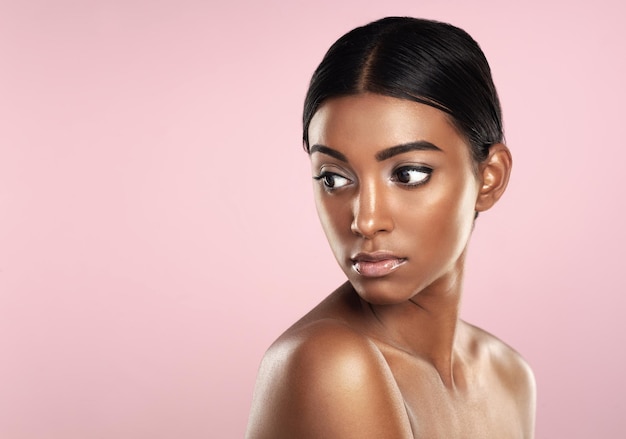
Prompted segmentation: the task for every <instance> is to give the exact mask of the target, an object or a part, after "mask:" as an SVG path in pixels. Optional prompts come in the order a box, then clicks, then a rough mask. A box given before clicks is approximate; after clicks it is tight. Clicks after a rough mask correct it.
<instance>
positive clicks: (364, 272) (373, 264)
mask: <svg viewBox="0 0 626 439" xmlns="http://www.w3.org/2000/svg"><path fill="white" fill-rule="evenodd" d="M350 260H351V261H352V269H353V270H354V271H356V272H357V273H358V274H360V275H361V276H363V277H372V278H375V277H383V276H387V275H388V274H390V273H393V272H394V271H396V270H397V269H398V268H400V267H401V266H402V265H403V264H404V263H405V262H406V258H402V257H399V256H396V255H394V254H393V253H391V252H387V251H377V252H373V253H357V254H356V255H354V256H353V257H351V258H350Z"/></svg>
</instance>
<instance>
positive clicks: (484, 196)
mask: <svg viewBox="0 0 626 439" xmlns="http://www.w3.org/2000/svg"><path fill="white" fill-rule="evenodd" d="M512 166H513V160H512V158H511V152H510V151H509V148H507V147H506V145H504V144H502V143H496V144H494V145H491V146H490V147H489V156H488V157H487V159H485V161H484V162H482V163H481V164H480V166H479V173H480V174H479V175H480V177H481V187H480V189H479V191H478V197H477V199H476V212H483V211H485V210H487V209H489V208H490V207H491V206H493V205H494V204H496V202H497V201H498V200H499V199H500V197H501V196H502V194H503V193H504V191H505V189H506V186H507V184H508V183H509V176H510V175H511V167H512Z"/></svg>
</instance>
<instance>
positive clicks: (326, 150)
mask: <svg viewBox="0 0 626 439" xmlns="http://www.w3.org/2000/svg"><path fill="white" fill-rule="evenodd" d="M409 151H440V152H443V150H442V149H441V148H439V147H438V146H437V145H435V144H433V143H430V142H428V141H426V140H418V141H416V142H410V143H403V144H402V145H396V146H392V147H389V148H386V149H383V150H382V151H379V152H377V153H376V156H375V157H376V160H377V161H379V162H382V161H385V160H387V159H390V158H391V157H394V156H396V155H398V154H404V153H405V152H409ZM314 152H321V153H322V154H326V155H329V156H331V157H334V158H336V159H337V160H341V161H342V162H346V163H348V158H347V157H346V156H345V155H343V154H342V153H340V152H339V151H337V150H335V149H332V148H330V147H328V146H325V145H319V144H315V145H313V146H311V149H310V150H309V154H313V153H314Z"/></svg>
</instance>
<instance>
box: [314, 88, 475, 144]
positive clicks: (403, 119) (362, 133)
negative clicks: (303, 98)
mask: <svg viewBox="0 0 626 439" xmlns="http://www.w3.org/2000/svg"><path fill="white" fill-rule="evenodd" d="M418 140H426V141H429V142H431V143H433V144H435V145H437V146H438V147H440V148H441V149H442V150H444V151H445V150H446V149H450V148H459V147H461V148H463V150H465V151H468V146H467V144H466V142H465V141H464V139H463V138H462V136H461V135H459V133H458V131H457V130H456V128H455V127H454V125H452V123H451V122H450V120H449V118H448V116H447V115H446V114H445V113H444V112H443V111H441V110H438V109H436V108H434V107H430V106H428V105H425V104H421V103H418V102H414V101H409V100H406V99H398V98H394V97H389V96H384V95H379V94H373V93H364V94H358V95H350V96H342V97H337V98H332V99H329V100H327V101H326V102H324V103H323V104H322V105H321V106H320V108H319V109H318V111H317V112H316V113H315V115H314V116H313V119H312V120H311V124H310V125H309V143H310V144H311V145H314V144H322V145H327V146H331V147H333V148H342V147H349V146H353V145H358V146H360V147H361V148H366V147H368V146H369V147H372V148H385V147H390V146H394V145H400V144H404V143H408V142H414V141H418Z"/></svg>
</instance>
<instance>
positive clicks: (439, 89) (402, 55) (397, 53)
mask: <svg viewBox="0 0 626 439" xmlns="http://www.w3.org/2000/svg"><path fill="white" fill-rule="evenodd" d="M365 92H371V93H378V94H382V95H387V96H392V97H396V98H400V99H408V100H412V101H416V102H420V103H422V104H426V105H430V106H432V107H435V108H438V109H439V110H442V111H444V112H446V113H447V114H448V115H450V117H451V121H452V123H453V125H454V126H456V128H457V129H458V130H459V132H460V133H461V134H463V135H465V136H466V138H467V140H468V142H469V144H470V147H471V151H472V157H473V159H474V160H475V162H482V161H483V160H484V159H485V158H486V157H487V156H488V154H489V147H490V146H491V145H493V144H495V143H499V142H502V141H503V137H504V135H503V131H502V113H501V109H500V102H499V100H498V94H497V92H496V89H495V86H494V84H493V79H492V78H491V70H490V68H489V64H488V62H487V59H486V58H485V55H484V54H483V52H482V50H481V49H480V47H479V46H478V43H476V41H474V40H473V39H472V37H471V36H470V35H469V34H467V32H465V31H464V30H462V29H459V28H457V27H454V26H452V25H450V24H447V23H441V22H437V21H431V20H423V19H417V18H410V17H387V18H383V19H381V20H378V21H375V22H372V23H370V24H368V25H365V26H362V27H358V28H356V29H354V30H352V31H350V32H348V33H347V34H345V35H344V36H342V37H341V38H339V40H337V41H336V42H335V43H334V44H333V45H332V46H331V47H330V49H329V50H328V52H327V53H326V55H325V56H324V59H323V60H322V62H321V63H320V65H319V66H318V68H317V70H315V73H314V74H313V77H312V78H311V83H310V84H309V90H308V92H307V95H306V99H305V102H304V114H303V128H304V133H303V140H304V148H305V149H306V150H307V151H308V150H309V146H310V145H309V135H308V130H309V124H310V123H311V119H312V118H313V115H314V114H315V112H316V111H317V110H318V109H319V107H320V105H321V104H322V103H323V102H324V101H325V100H327V99H329V98H332V97H338V96H346V95H354V94H359V93H365Z"/></svg>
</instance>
